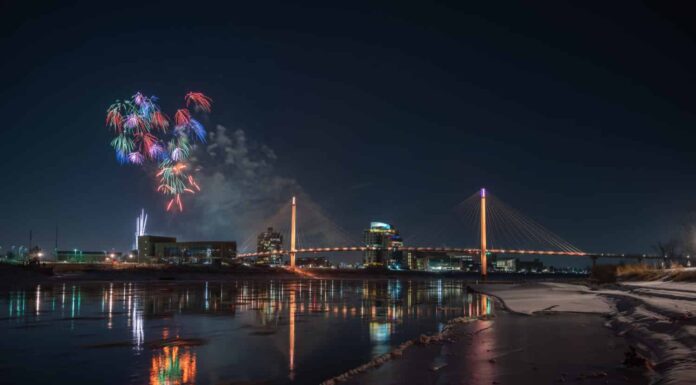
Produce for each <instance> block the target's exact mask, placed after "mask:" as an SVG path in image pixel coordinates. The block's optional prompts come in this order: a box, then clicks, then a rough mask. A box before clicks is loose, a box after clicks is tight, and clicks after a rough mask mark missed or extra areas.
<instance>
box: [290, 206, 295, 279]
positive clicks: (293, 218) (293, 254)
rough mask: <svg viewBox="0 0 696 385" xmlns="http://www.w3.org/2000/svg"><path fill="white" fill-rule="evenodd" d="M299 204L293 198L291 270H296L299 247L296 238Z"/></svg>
mask: <svg viewBox="0 0 696 385" xmlns="http://www.w3.org/2000/svg"><path fill="white" fill-rule="evenodd" d="M296 225H297V204H296V200H295V197H292V215H291V216H290V268H291V269H294V268H295V255H296V254H297V247H296V244H295V238H296V236H297V227H296Z"/></svg>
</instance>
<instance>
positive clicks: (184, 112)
mask: <svg viewBox="0 0 696 385" xmlns="http://www.w3.org/2000/svg"><path fill="white" fill-rule="evenodd" d="M174 121H175V122H176V125H177V126H186V125H188V124H189V123H190V122H191V113H190V112H189V110H188V109H186V108H180V109H178V110H176V114H174Z"/></svg>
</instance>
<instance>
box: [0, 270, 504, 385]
mask: <svg viewBox="0 0 696 385" xmlns="http://www.w3.org/2000/svg"><path fill="white" fill-rule="evenodd" d="M465 287H466V285H465V283H464V282H463V281H459V280H421V281H409V280H379V281H375V280H371V281H360V280H297V281H292V280H276V281H260V280H249V281H227V282H212V281H211V282H193V283H181V282H171V283H156V284H153V283H137V282H120V283H91V284H85V283H75V284H71V283H65V284H56V285H40V286H36V287H34V288H32V289H30V290H15V291H9V292H4V293H0V341H2V342H0V352H1V353H2V354H1V355H0V370H1V371H2V373H3V376H1V377H0V382H2V383H8V384H48V383H69V384H95V383H99V384H150V385H159V384H171V385H174V384H200V385H206V384H213V385H218V384H234V383H245V382H252V383H264V384H288V383H292V384H305V383H306V384H315V383H319V382H321V381H322V380H324V379H326V378H330V377H333V376H335V375H337V374H340V373H342V372H345V371H346V370H348V369H351V368H354V367H356V366H359V365H361V364H362V363H364V362H366V361H369V360H370V359H371V358H373V357H375V356H377V355H380V354H383V353H386V352H388V351H389V350H391V348H392V347H394V346H396V345H398V344H400V343H401V342H403V341H405V340H407V339H411V338H414V337H416V336H418V335H420V334H421V333H428V332H435V331H438V330H440V329H441V328H442V327H443V326H444V324H445V323H446V322H447V320H449V319H451V318H454V317H459V316H472V317H475V316H478V315H480V314H487V313H490V312H492V308H493V303H492V300H491V299H489V298H487V297H486V296H478V295H473V294H471V293H467V292H466V289H465Z"/></svg>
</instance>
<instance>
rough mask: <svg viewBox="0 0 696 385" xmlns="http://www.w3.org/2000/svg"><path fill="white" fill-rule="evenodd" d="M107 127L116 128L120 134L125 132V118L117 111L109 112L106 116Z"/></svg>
mask: <svg viewBox="0 0 696 385" xmlns="http://www.w3.org/2000/svg"><path fill="white" fill-rule="evenodd" d="M106 125H107V126H111V127H113V128H114V131H116V132H118V133H119V134H120V133H121V131H123V116H121V114H120V113H119V112H118V111H116V110H109V113H107V114H106Z"/></svg>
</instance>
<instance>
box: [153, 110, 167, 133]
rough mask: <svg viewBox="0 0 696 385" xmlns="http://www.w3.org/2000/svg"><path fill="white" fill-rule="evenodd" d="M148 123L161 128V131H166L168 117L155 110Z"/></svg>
mask: <svg viewBox="0 0 696 385" xmlns="http://www.w3.org/2000/svg"><path fill="white" fill-rule="evenodd" d="M150 123H151V124H152V126H153V127H155V128H157V129H159V130H161V131H162V132H167V128H169V118H167V115H165V114H163V113H161V112H160V111H155V112H154V113H153V114H152V118H151V119H150Z"/></svg>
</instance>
